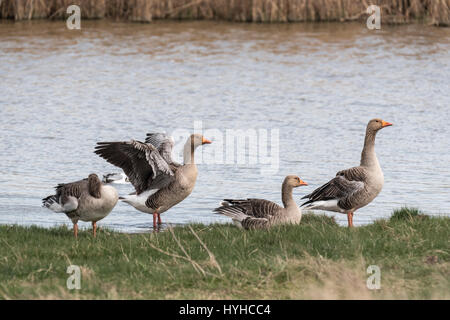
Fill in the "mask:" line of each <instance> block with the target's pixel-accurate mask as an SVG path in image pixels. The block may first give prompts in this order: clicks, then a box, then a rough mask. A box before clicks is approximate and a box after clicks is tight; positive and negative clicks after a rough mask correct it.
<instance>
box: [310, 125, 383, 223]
mask: <svg viewBox="0 0 450 320" xmlns="http://www.w3.org/2000/svg"><path fill="white" fill-rule="evenodd" d="M388 126H392V123H389V122H386V121H383V120H381V119H372V120H370V121H369V123H368V124H367V129H366V137H365V140H364V148H363V150H362V153H361V163H360V165H359V166H358V167H353V168H350V169H347V170H342V171H339V172H338V173H337V174H336V177H335V178H333V179H332V180H330V181H329V182H327V183H326V184H324V185H323V186H321V187H320V188H317V189H316V190H314V191H313V192H312V193H311V194H308V195H306V196H304V197H303V198H302V199H305V198H306V199H309V200H308V201H306V202H305V203H303V204H302V207H303V206H304V207H305V209H310V210H314V209H315V210H327V211H334V212H340V213H345V214H347V220H348V226H349V227H353V213H354V212H355V211H356V210H358V209H360V208H362V207H364V206H366V205H368V204H369V203H370V202H372V200H373V199H375V198H376V196H377V195H378V194H379V193H380V191H381V189H382V188H383V184H384V176H383V171H382V170H381V167H380V164H379V162H378V159H377V155H376V154H375V136H376V134H377V132H378V131H379V130H380V129H382V128H385V127H388Z"/></svg>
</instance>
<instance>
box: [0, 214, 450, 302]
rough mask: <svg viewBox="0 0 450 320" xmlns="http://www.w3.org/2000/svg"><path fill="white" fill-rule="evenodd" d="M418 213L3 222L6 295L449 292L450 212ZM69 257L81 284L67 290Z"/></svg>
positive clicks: (0, 240)
mask: <svg viewBox="0 0 450 320" xmlns="http://www.w3.org/2000/svg"><path fill="white" fill-rule="evenodd" d="M402 210H403V211H405V210H409V211H411V209H402ZM411 212H412V211H411ZM420 217H421V213H419V212H417V214H411V213H410V214H407V213H397V212H396V213H394V215H393V217H392V218H391V219H390V220H379V221H376V222H375V223H373V224H370V225H367V226H363V227H356V228H354V229H352V230H349V229H348V228H346V227H340V226H338V225H337V224H336V223H335V222H334V220H333V219H332V218H329V217H326V216H318V215H309V214H307V215H305V216H304V219H303V221H302V224H301V225H298V226H292V225H289V226H280V227H276V228H273V229H271V230H266V231H265V230H253V231H242V230H240V229H238V228H236V227H234V226H232V225H208V226H205V225H200V224H197V225H190V226H185V227H176V228H174V229H170V230H167V231H165V232H160V233H154V234H123V233H118V232H112V231H108V230H105V229H100V230H99V232H98V235H97V238H95V239H94V238H92V235H91V233H90V230H86V231H81V232H80V234H79V238H78V240H75V239H74V238H73V235H72V230H70V229H68V228H65V227H62V228H53V229H43V228H38V227H20V226H0V250H1V254H0V298H3V299H87V298H102V299H110V298H116V299H117V298H118V299H128V298H131V299H183V298H187V299H202V298H203V299H232V298H237V299H304V298H305V299H309V298H318V299H322V298H323V299H328V298H336V299H379V298H381V299H385V298H386V299H388V298H394V299H409V298H419V299H422V298H423V299H434V298H444V299H449V298H450V268H449V266H450V262H449V239H450V237H449V235H450V234H449V233H450V232H449V231H450V218H448V217H428V218H427V219H423V218H420ZM100 225H101V223H100ZM71 264H74V265H78V266H80V268H81V271H82V278H81V290H68V289H67V288H66V280H67V278H68V276H69V275H68V274H67V273H66V270H67V267H68V266H69V265H71ZM369 265H377V266H379V267H380V269H381V289H379V290H369V289H367V287H366V280H367V277H368V276H369V275H368V274H367V273H366V269H367V267H368V266H369Z"/></svg>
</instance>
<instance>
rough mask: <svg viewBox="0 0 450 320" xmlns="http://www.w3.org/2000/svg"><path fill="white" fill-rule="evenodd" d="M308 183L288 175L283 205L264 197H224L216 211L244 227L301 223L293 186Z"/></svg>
mask: <svg viewBox="0 0 450 320" xmlns="http://www.w3.org/2000/svg"><path fill="white" fill-rule="evenodd" d="M303 185H307V184H306V183H305V182H304V181H302V180H301V179H300V178H299V177H297V176H292V175H291V176H287V177H286V178H285V179H284V181H283V185H282V188H281V198H282V201H283V206H284V207H281V206H279V205H278V204H276V203H274V202H272V201H268V200H264V199H243V200H234V199H224V200H223V202H222V206H221V207H219V208H216V209H214V212H216V213H219V214H223V215H225V216H228V217H230V218H232V219H233V222H234V223H236V224H237V225H238V226H241V227H243V228H244V229H263V228H269V227H270V226H272V225H276V224H283V223H300V220H301V217H302V213H301V210H300V208H299V207H298V206H297V204H296V203H295V201H294V199H293V198H292V190H293V188H296V187H299V186H303Z"/></svg>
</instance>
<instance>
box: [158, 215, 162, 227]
mask: <svg viewBox="0 0 450 320" xmlns="http://www.w3.org/2000/svg"><path fill="white" fill-rule="evenodd" d="M158 224H159V225H162V221H161V214H160V213H158Z"/></svg>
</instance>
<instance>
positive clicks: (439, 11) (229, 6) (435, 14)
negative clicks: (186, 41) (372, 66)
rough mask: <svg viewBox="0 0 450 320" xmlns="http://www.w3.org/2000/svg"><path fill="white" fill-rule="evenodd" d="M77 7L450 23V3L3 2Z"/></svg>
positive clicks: (48, 11) (19, 9) (2, 10)
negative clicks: (371, 16)
mask: <svg viewBox="0 0 450 320" xmlns="http://www.w3.org/2000/svg"><path fill="white" fill-rule="evenodd" d="M72 4H78V5H79V6H80V8H81V13H82V16H83V17H84V18H89V19H99V18H114V19H125V20H129V21H140V22H149V21H152V20H153V19H208V20H211V19H212V20H227V21H239V22H299V21H301V22H305V21H309V22H316V21H352V20H361V19H366V18H367V16H368V15H367V13H366V9H367V6H368V5H369V4H376V5H379V6H380V7H381V9H382V12H381V14H382V20H383V23H407V22H411V21H417V20H423V21H425V22H427V23H431V24H434V25H443V26H448V25H449V23H450V0H407V1H406V0H374V1H369V2H368V1H365V0H239V1H230V0H197V1H192V0H77V1H73V0H41V1H34V0H3V1H0V18H4V19H5V18H6V19H15V20H26V19H42V18H50V19H62V18H64V17H67V14H66V8H67V7H68V6H69V5H72Z"/></svg>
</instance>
